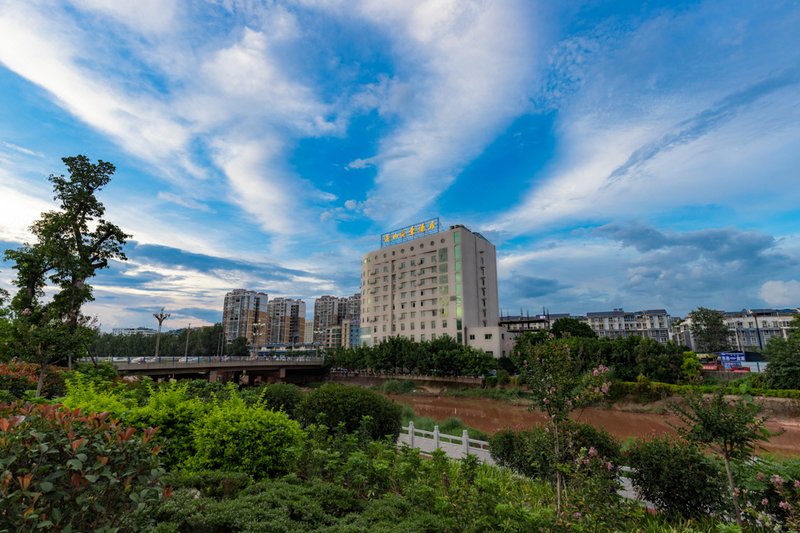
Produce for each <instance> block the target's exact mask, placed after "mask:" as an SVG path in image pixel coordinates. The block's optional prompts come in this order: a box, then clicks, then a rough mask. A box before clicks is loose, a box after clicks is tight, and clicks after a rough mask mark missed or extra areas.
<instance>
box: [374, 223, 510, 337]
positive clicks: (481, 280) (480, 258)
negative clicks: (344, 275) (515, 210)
mask: <svg viewBox="0 0 800 533" xmlns="http://www.w3.org/2000/svg"><path fill="white" fill-rule="evenodd" d="M381 243H382V244H383V246H382V247H381V248H379V249H376V250H373V251H372V252H369V253H368V254H365V255H364V256H363V258H362V261H361V343H362V345H366V346H373V345H375V344H378V343H380V342H381V341H383V340H385V339H387V338H389V337H392V336H402V337H407V338H409V339H411V340H415V341H424V340H431V339H434V338H436V337H438V336H441V335H449V336H450V337H452V338H454V339H456V340H457V341H458V342H459V343H461V344H467V339H468V335H469V334H470V329H471V328H486V327H497V319H498V309H499V305H498V297H497V260H496V256H495V247H494V245H493V244H492V243H490V242H489V241H488V240H486V238H485V237H483V236H482V235H481V234H480V233H475V232H472V231H470V230H469V229H467V228H466V227H464V226H462V225H456V226H451V227H450V229H448V230H446V231H440V228H439V221H438V219H433V220H430V221H427V222H425V223H420V224H415V225H413V226H408V227H406V228H403V229H400V230H397V231H395V232H391V233H387V234H384V235H383V236H382V237H381ZM485 334H486V333H483V332H482V336H484V335H485ZM492 340H496V339H492ZM498 344H499V343H498Z"/></svg>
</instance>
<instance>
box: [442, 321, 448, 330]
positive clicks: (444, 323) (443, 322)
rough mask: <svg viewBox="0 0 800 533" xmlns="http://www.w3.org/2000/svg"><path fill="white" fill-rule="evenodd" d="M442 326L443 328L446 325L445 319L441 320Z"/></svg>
mask: <svg viewBox="0 0 800 533" xmlns="http://www.w3.org/2000/svg"><path fill="white" fill-rule="evenodd" d="M442 327H443V328H446V327H447V320H442Z"/></svg>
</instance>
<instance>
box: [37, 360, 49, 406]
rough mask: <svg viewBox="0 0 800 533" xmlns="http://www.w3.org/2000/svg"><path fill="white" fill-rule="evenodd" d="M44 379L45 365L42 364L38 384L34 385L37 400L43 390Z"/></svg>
mask: <svg viewBox="0 0 800 533" xmlns="http://www.w3.org/2000/svg"><path fill="white" fill-rule="evenodd" d="M45 377H47V363H42V367H41V369H40V370H39V382H38V383H37V384H36V397H37V398H39V397H41V396H42V390H43V389H44V380H45Z"/></svg>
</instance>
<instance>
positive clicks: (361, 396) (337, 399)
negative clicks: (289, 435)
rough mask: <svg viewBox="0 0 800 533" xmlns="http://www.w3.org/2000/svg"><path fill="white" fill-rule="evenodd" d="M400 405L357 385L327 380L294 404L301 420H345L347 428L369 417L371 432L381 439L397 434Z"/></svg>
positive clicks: (335, 422) (334, 423)
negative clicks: (298, 403)
mask: <svg viewBox="0 0 800 533" xmlns="http://www.w3.org/2000/svg"><path fill="white" fill-rule="evenodd" d="M401 412H402V408H401V407H400V406H399V405H397V404H395V403H394V402H392V401H391V400H389V399H388V398H385V397H383V396H381V395H380V394H377V393H375V392H372V391H370V390H366V389H362V388H360V387H349V386H345V385H338V384H335V383H327V384H325V385H323V386H322V387H319V388H318V389H314V390H313V391H311V392H309V393H308V394H307V395H306V396H305V398H303V401H302V402H301V403H300V405H299V406H298V408H297V417H298V419H299V420H300V421H301V422H302V423H303V424H304V425H309V424H313V423H315V422H321V423H324V424H325V425H327V426H329V427H336V426H338V425H339V424H340V423H341V424H344V426H345V428H346V429H347V431H349V432H354V431H356V430H358V429H359V428H361V427H362V420H363V418H364V417H369V418H370V421H371V422H370V423H371V429H370V435H371V436H372V438H374V439H382V438H383V437H385V436H387V435H391V436H392V438H397V435H399V434H400V422H401Z"/></svg>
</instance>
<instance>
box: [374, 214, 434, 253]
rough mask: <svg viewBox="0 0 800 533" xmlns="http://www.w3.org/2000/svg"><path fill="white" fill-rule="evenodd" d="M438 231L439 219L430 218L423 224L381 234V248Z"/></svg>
mask: <svg viewBox="0 0 800 533" xmlns="http://www.w3.org/2000/svg"><path fill="white" fill-rule="evenodd" d="M439 231H440V227H439V217H436V218H431V219H428V220H426V221H425V222H418V223H416V224H412V225H411V226H406V227H404V228H400V229H396V230H394V231H390V232H389V233H384V234H382V235H381V248H383V247H384V246H392V245H393V244H400V243H401V242H406V241H410V240H413V239H418V238H419V237H424V236H425V235H430V234H433V233H439Z"/></svg>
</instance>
